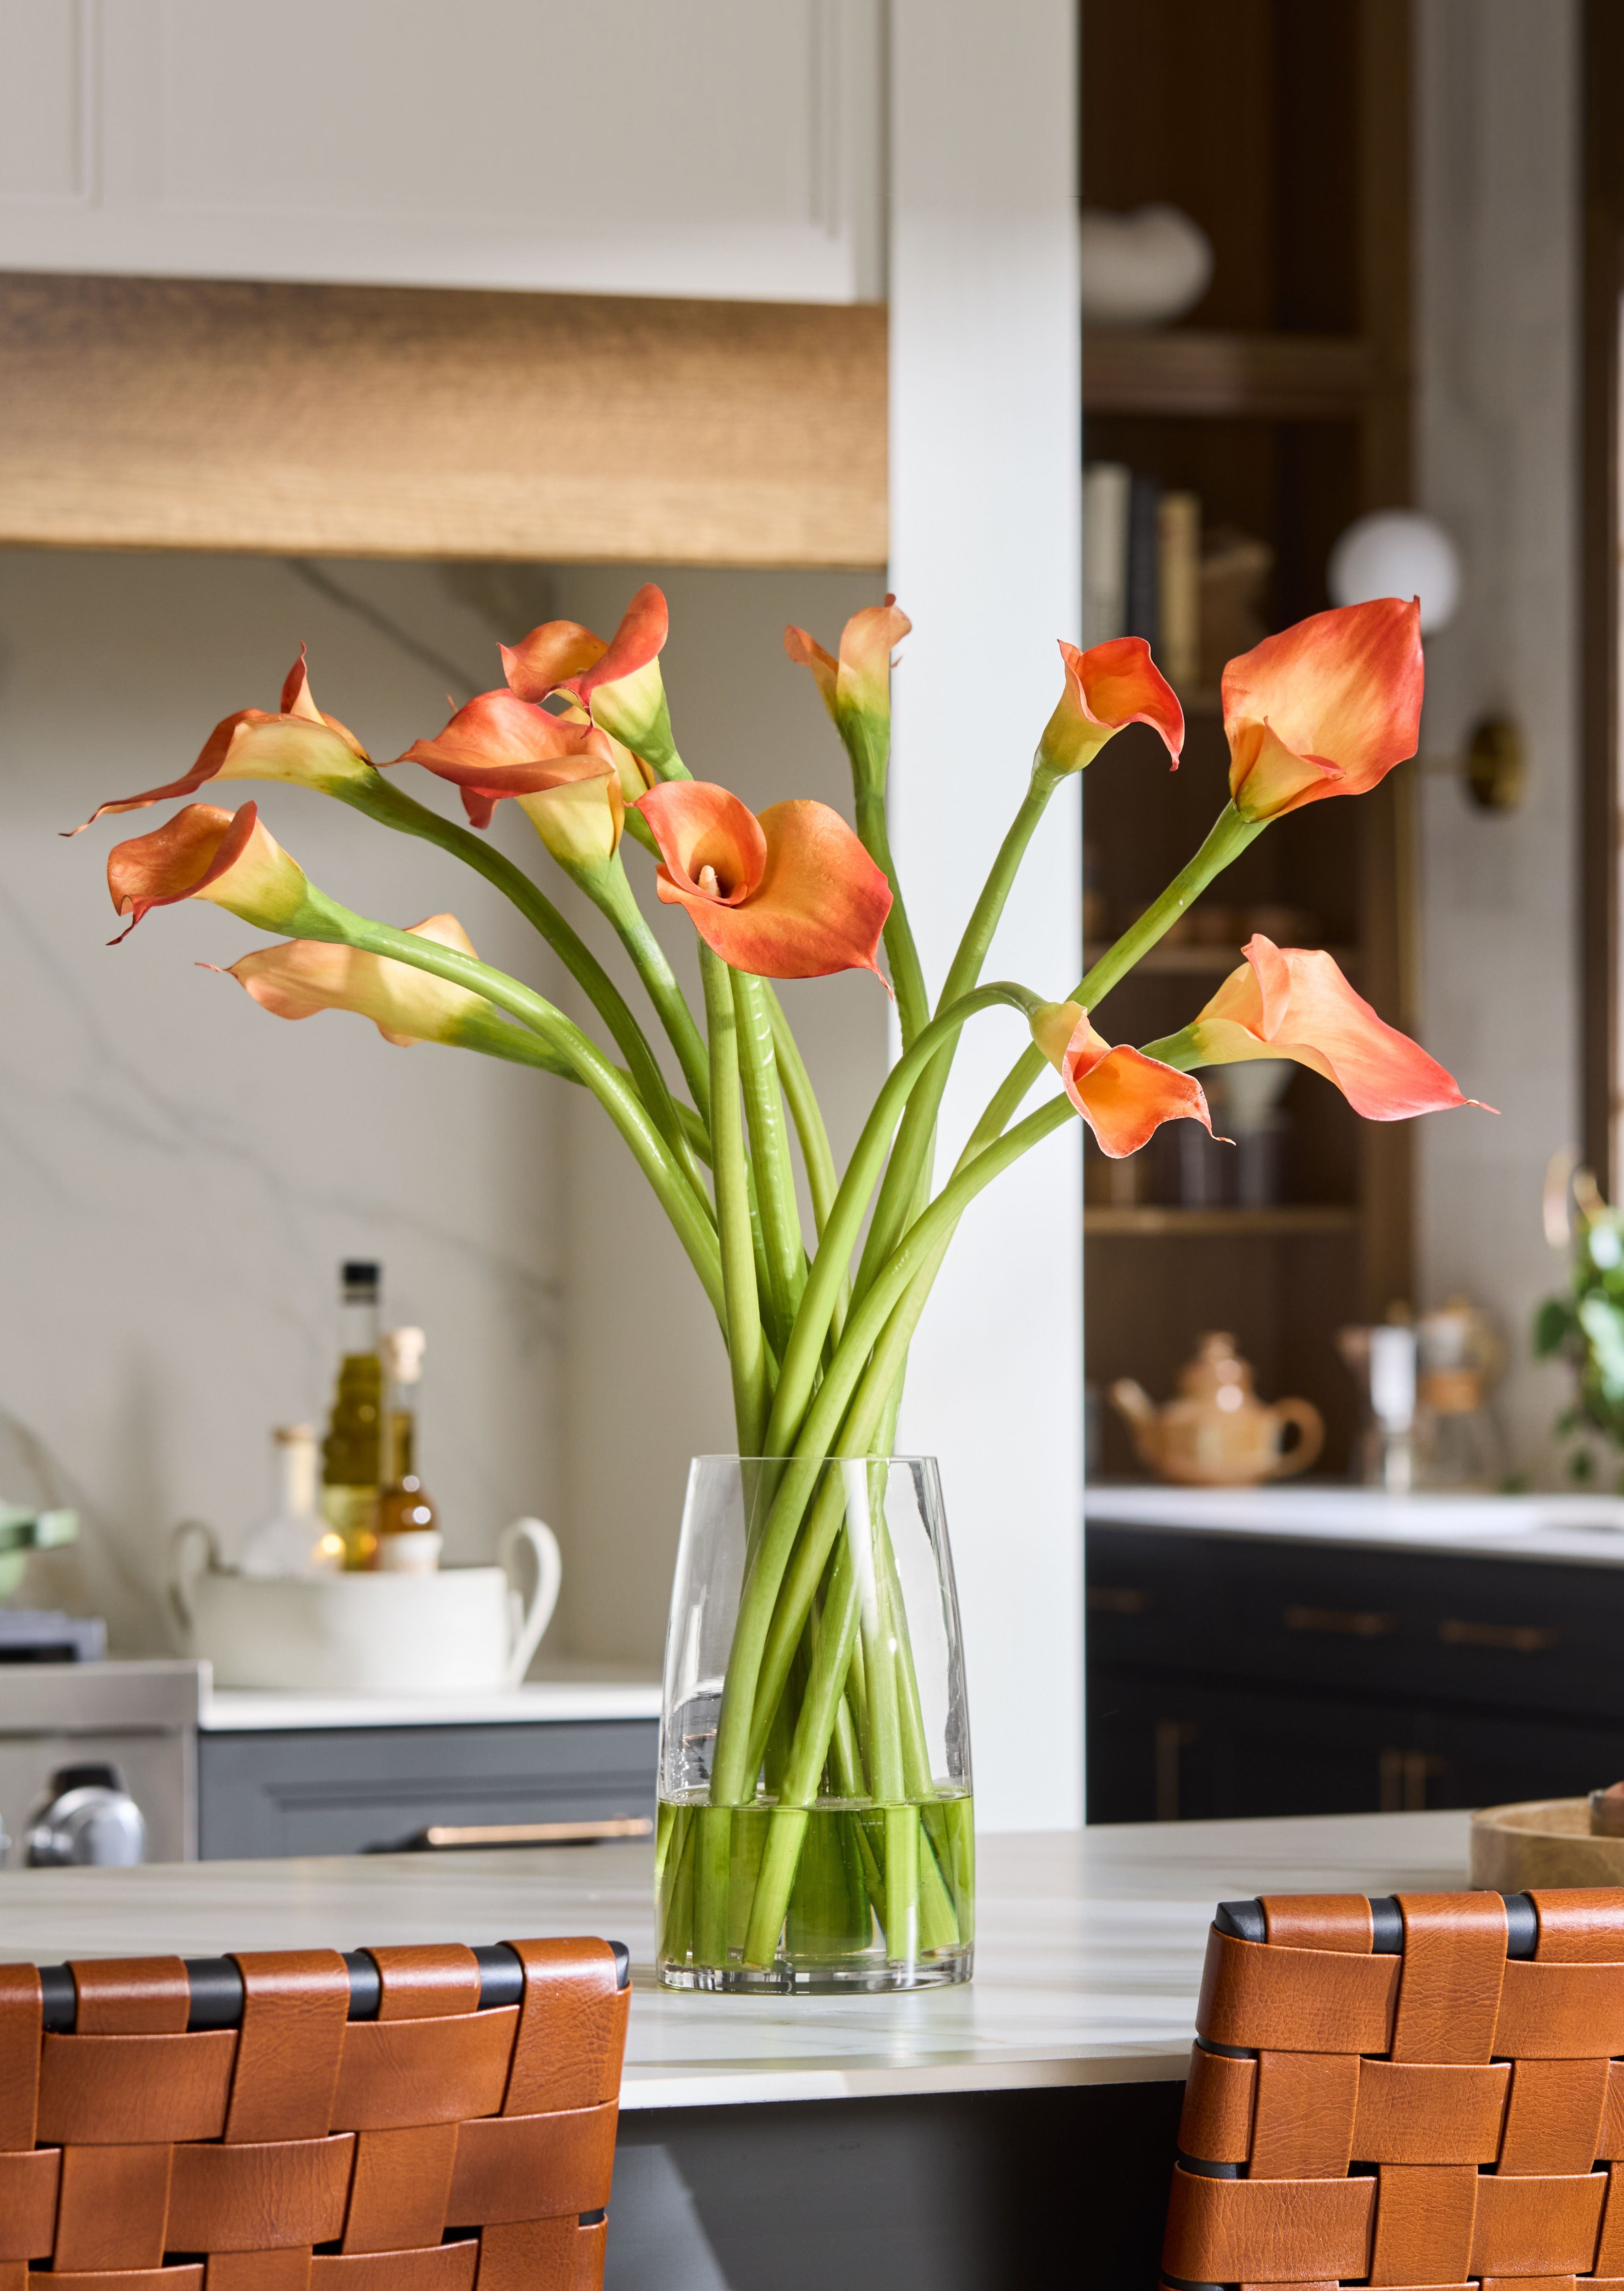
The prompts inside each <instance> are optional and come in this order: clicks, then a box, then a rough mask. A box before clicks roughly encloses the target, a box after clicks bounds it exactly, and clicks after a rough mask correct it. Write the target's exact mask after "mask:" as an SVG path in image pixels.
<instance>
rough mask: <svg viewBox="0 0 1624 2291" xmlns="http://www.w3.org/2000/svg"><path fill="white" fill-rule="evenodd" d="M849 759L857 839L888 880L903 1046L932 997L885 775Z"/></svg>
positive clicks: (918, 1028) (888, 936) (889, 949)
mask: <svg viewBox="0 0 1624 2291" xmlns="http://www.w3.org/2000/svg"><path fill="white" fill-rule="evenodd" d="M852 788H853V793H854V796H855V800H856V812H857V833H858V839H859V840H860V842H861V844H862V846H863V848H864V850H865V851H867V853H868V856H869V857H870V858H871V859H872V860H873V862H874V864H875V865H876V867H877V868H879V870H880V871H881V872H882V873H883V874H884V878H885V880H886V881H887V882H888V883H889V884H890V886H891V912H890V913H889V914H888V915H887V916H886V918H885V931H884V938H885V960H886V961H887V962H888V963H889V964H890V966H891V984H892V992H893V993H894V994H895V995H896V998H897V1023H898V1025H900V1028H901V1030H902V1047H903V1049H908V1048H909V1046H910V1045H911V1044H912V1042H913V1041H914V1038H915V1036H916V1035H917V1034H919V1033H923V1031H924V1027H925V1026H926V1025H928V1024H929V1021H930V1016H931V997H930V994H929V993H928V991H927V989H926V987H925V983H924V970H923V969H921V968H920V962H919V950H918V948H917V947H916V945H914V933H913V927H912V925H911V924H910V923H909V921H908V909H907V908H906V907H905V906H904V904H902V886H901V885H900V883H899V882H898V880H897V863H896V861H895V860H894V859H893V858H892V856H891V828H890V823H889V822H888V821H887V819H886V816H885V781H884V775H883V774H881V775H879V776H875V775H874V774H872V773H870V772H868V771H866V770H862V769H860V768H859V765H858V760H857V758H856V757H855V756H853V758H852Z"/></svg>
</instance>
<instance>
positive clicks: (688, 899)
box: [636, 780, 891, 978]
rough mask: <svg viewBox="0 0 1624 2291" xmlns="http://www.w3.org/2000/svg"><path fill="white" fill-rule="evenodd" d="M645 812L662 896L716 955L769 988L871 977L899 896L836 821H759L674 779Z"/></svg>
mask: <svg viewBox="0 0 1624 2291" xmlns="http://www.w3.org/2000/svg"><path fill="white" fill-rule="evenodd" d="M636 808H637V809H638V810H639V811H640V812H641V813H642V814H643V816H644V819H645V820H646V821H647V822H648V824H649V826H650V828H651V830H652V832H653V837H654V840H655V842H656V844H657V845H658V846H659V848H660V866H659V868H658V869H657V870H656V871H655V878H654V888H655V889H656V890H657V891H658V892H659V894H660V898H661V899H662V900H663V901H664V902H665V904H666V905H667V906H684V907H686V908H687V910H688V912H689V913H690V915H691V916H692V918H693V926H694V928H695V929H696V930H697V931H698V932H699V935H700V937H701V938H702V939H703V940H704V942H705V944H706V945H707V946H708V947H709V948H710V949H711V950H712V952H713V953H716V954H719V955H720V956H721V958H722V960H723V961H724V962H726V963H731V964H732V968H733V969H735V970H750V971H755V972H756V974H757V975H758V976H760V977H764V978H827V977H830V976H832V975H833V973H834V972H836V971H837V970H872V971H874V972H875V973H876V976H878V975H879V967H878V965H877V964H876V961H875V959H874V958H875V954H876V951H877V949H878V946H879V943H880V933H881V931H882V929H883V928H884V923H885V918H886V916H887V915H888V914H889V913H890V912H891V887H890V885H889V884H888V883H887V882H886V880H885V878H884V874H882V872H880V870H879V868H877V867H876V865H875V864H874V862H873V860H872V859H871V858H870V857H869V856H868V853H867V852H866V851H865V850H864V848H863V847H862V845H861V844H860V842H859V841H858V840H857V838H856V836H855V835H854V834H853V833H852V830H851V829H850V828H849V827H848V826H847V825H846V823H845V821H844V819H842V817H841V816H840V814H839V813H838V812H837V811H831V810H830V808H829V807H828V804H825V803H807V802H792V803H774V804H770V805H769V806H768V808H767V809H766V810H765V811H764V812H762V813H761V814H760V815H759V816H757V815H756V814H755V813H754V812H751V811H749V810H748V809H747V808H746V807H745V806H744V805H743V804H742V803H740V800H739V799H738V797H737V796H736V795H732V794H730V793H729V792H728V791H727V789H726V788H724V787H716V786H713V785H712V784H710V783H709V782H708V781H705V780H670V781H667V782H666V783H664V784H662V785H661V786H660V787H656V788H651V789H650V790H649V792H648V793H647V794H646V795H645V796H644V797H643V798H642V800H640V802H639V803H638V805H637V807H636Z"/></svg>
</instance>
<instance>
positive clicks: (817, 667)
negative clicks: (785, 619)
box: [784, 621, 840, 723]
mask: <svg viewBox="0 0 1624 2291" xmlns="http://www.w3.org/2000/svg"><path fill="white" fill-rule="evenodd" d="M784 650H785V651H786V652H787V653H788V655H789V657H790V659H791V660H792V661H794V663H795V664H796V667H797V668H810V669H811V671H812V677H813V680H814V681H815V683H816V684H817V687H818V689H819V691H820V693H821V694H822V695H823V704H824V706H825V707H826V708H827V709H828V711H829V714H830V715H831V716H832V717H834V719H835V721H836V723H838V722H839V721H840V718H839V716H838V714H837V713H836V708H835V683H836V678H837V677H838V676H839V674H840V663H839V662H838V661H837V660H836V657H835V655H834V654H833V653H832V652H826V651H825V650H824V648H823V647H822V646H821V645H820V643H819V642H818V639H816V637H813V636H809V635H808V633H807V631H805V630H804V629H798V628H796V625H795V623H793V621H792V622H791V623H790V624H789V626H788V628H787V629H786V630H785V631H784Z"/></svg>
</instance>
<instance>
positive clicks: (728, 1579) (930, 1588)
mask: <svg viewBox="0 0 1624 2291" xmlns="http://www.w3.org/2000/svg"><path fill="white" fill-rule="evenodd" d="M656 1868H657V1876H656V1881H655V1882H656V1885H657V1888H658V1902H657V1912H656V1925H657V1937H656V1959H657V1963H658V1965H659V1969H660V1981H661V1982H662V1984H663V1985H664V1986H665V1987H667V1988H669V1989H701V1990H725V1991H730V1992H734V1993H739V1994H743V1995H752V1994H753V1995H772V1996H781V1995H786V1994H796V1995H801V1994H806V1995H816V1994H820V1993H828V1992H830V1991H843V1992H850V1991H853V1990H856V1991H870V1990H873V1991H878V1990H896V1989H931V1988H937V1987H940V1986H942V1985H944V1984H946V1983H948V1982H959V1981H968V1980H969V1978H970V1973H971V1967H972V1962H973V1957H974V1915H975V1828H974V1818H973V1810H972V1797H971V1778H970V1726H969V1719H968V1716H967V1714H966V1710H965V1703H964V1658H963V1653H962V1650H961V1646H960V1641H959V1620H958V1599H957V1595H956V1592H955V1590H954V1587H953V1561H952V1556H951V1554H950V1552H949V1550H948V1531H947V1523H946V1521H945V1519H944V1517H943V1514H942V1507H941V1489H940V1482H939V1480H938V1477H937V1472H936V1463H935V1459H934V1458H932V1457H929V1456H890V1457H877V1458H876V1457H861V1458H857V1459H850V1460H847V1459H841V1458H838V1457H833V1458H829V1459H827V1460H825V1461H822V1462H819V1463H814V1464H797V1463H796V1462H795V1461H793V1460H791V1461H773V1462H769V1461H766V1460H764V1459H756V1458H751V1457H740V1456H696V1457H695V1459H694V1460H693V1463H692V1466H691V1467H690V1469H689V1474H688V1496H687V1501H686V1503H685V1505H684V1510H683V1531H682V1542H681V1546H680V1548H679V1550H678V1552H677V1559H676V1581H675V1584H674V1585H673V1588H672V1593H671V1620H670V1627H669V1630H668V1636H667V1640H666V1673H665V1704H664V1718H663V1723H662V1725H661V1731H660V1826H659V1839H658V1849H657V1857H656Z"/></svg>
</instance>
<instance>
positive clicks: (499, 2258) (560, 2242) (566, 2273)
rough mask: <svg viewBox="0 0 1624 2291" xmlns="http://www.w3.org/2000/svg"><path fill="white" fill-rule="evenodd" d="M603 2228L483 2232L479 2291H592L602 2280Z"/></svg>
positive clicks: (566, 2224)
mask: <svg viewBox="0 0 1624 2291" xmlns="http://www.w3.org/2000/svg"><path fill="white" fill-rule="evenodd" d="M607 2232H608V2231H607V2227H606V2225H605V2223H604V2222H603V2221H602V2220H600V2221H598V2222H597V2223H596V2224H595V2225H594V2226H592V2227H578V2226H577V2225H576V2223H575V2222H574V2221H573V2220H571V2219H552V2220H526V2221H524V2222H523V2223H516V2224H514V2225H513V2226H510V2227H490V2228H487V2229H486V2230H485V2232H484V2258H483V2259H482V2260H481V2262H480V2267H479V2291H598V2286H599V2285H600V2284H601V2283H602V2282H603V2279H604V2238H605V2236H606V2234H607Z"/></svg>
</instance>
